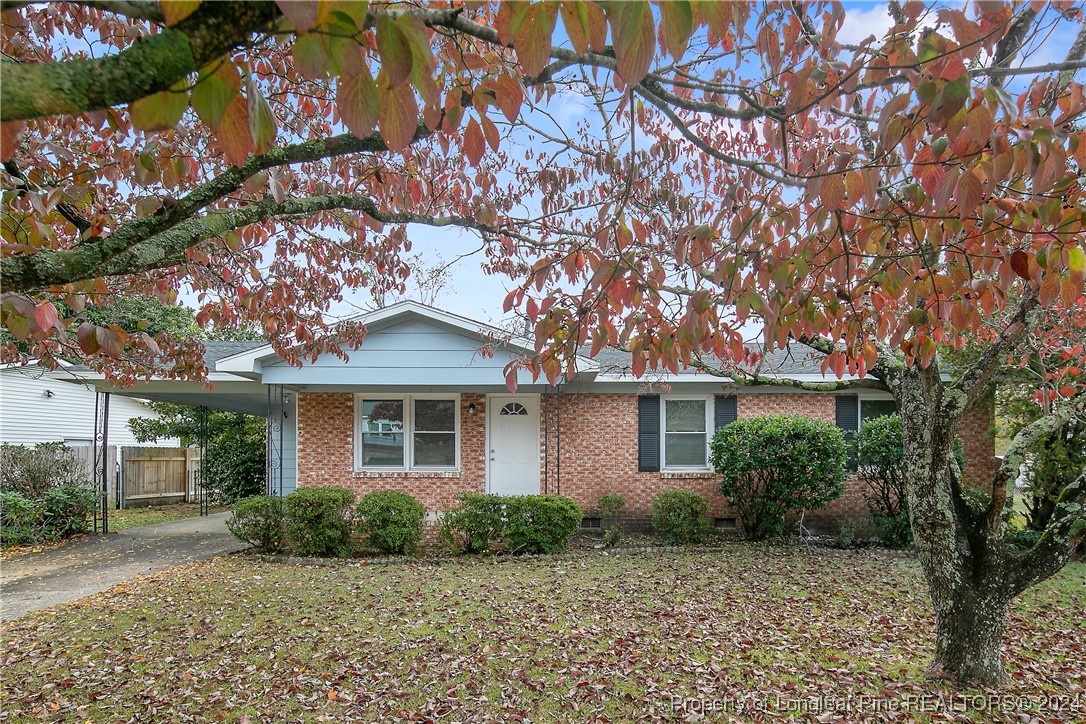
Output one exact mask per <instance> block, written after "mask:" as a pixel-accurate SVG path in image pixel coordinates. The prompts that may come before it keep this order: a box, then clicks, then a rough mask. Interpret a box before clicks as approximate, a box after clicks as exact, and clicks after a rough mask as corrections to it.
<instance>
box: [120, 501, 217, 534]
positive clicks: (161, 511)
mask: <svg viewBox="0 0 1086 724" xmlns="http://www.w3.org/2000/svg"><path fill="white" fill-rule="evenodd" d="M224 510H228V508H225V507H222V506H213V507H212V508H211V512H212V513H219V512H221V511H224ZM198 515H200V504H199V503H177V504H176V505H157V506H148V507H146V508H124V509H122V510H111V511H109V532H110V533H116V532H119V531H122V530H126V529H128V528H140V527H142V526H145V525H158V524H160V523H172V522H173V521H175V520H185V519H186V518H195V517H196V516H198Z"/></svg>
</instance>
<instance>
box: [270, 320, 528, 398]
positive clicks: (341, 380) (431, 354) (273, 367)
mask: <svg viewBox="0 0 1086 724" xmlns="http://www.w3.org/2000/svg"><path fill="white" fill-rule="evenodd" d="M485 346H486V341H485V340H483V339H481V338H478V337H473V336H469V335H467V334H463V333H457V332H454V331H451V330H449V329H445V328H442V327H441V326H439V325H436V324H430V323H426V322H423V321H420V320H408V321H404V322H401V323H400V324H397V325H394V326H390V327H387V328H385V329H378V330H375V331H371V332H370V333H369V334H368V335H367V336H366V338H365V339H364V340H363V342H362V346H361V347H360V348H359V349H357V350H348V351H347V354H348V357H349V359H348V361H347V362H344V361H343V360H341V359H338V358H336V357H334V356H332V355H322V356H321V357H320V358H318V359H317V361H316V362H315V363H311V362H305V363H303V365H302V366H301V367H293V366H291V365H288V364H286V363H284V362H283V361H282V360H274V361H269V362H267V364H265V365H264V366H263V368H262V370H261V371H262V377H261V381H262V382H263V383H264V384H284V385H336V386H341V385H359V386H365V387H373V386H381V387H413V386H417V385H427V386H465V387H466V386H479V385H504V384H505V376H504V372H503V370H504V368H505V366H506V365H507V364H509V362H510V361H512V360H513V359H514V358H516V357H517V356H519V355H518V353H516V352H514V351H511V350H506V349H501V348H494V350H493V356H487V355H485V354H483V353H482V352H481V351H480V350H481V349H483V348H484V347H485ZM530 381H531V379H530V376H529V375H527V374H524V375H522V376H521V382H523V383H525V384H527V383H529V382H530Z"/></svg>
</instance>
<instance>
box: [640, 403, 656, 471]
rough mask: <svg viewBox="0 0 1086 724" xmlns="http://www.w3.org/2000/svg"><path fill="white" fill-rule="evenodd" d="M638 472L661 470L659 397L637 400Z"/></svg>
mask: <svg viewBox="0 0 1086 724" xmlns="http://www.w3.org/2000/svg"><path fill="white" fill-rule="evenodd" d="M637 470H638V472H642V473H655V472H658V471H659V470H660V396H659V395H642V396H640V397H638V398H637Z"/></svg>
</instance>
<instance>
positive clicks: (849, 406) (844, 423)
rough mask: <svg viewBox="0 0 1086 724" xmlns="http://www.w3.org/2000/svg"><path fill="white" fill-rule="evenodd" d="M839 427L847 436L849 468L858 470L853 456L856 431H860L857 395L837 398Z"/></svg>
mask: <svg viewBox="0 0 1086 724" xmlns="http://www.w3.org/2000/svg"><path fill="white" fill-rule="evenodd" d="M837 427H839V428H841V431H842V432H844V434H845V443H846V444H847V445H848V448H849V450H848V467H849V469H850V470H854V469H855V468H856V459H855V455H853V450H852V441H853V439H854V438H855V437H856V431H857V430H859V429H860V398H859V397H857V396H856V395H838V396H837Z"/></svg>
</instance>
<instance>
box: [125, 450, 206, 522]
mask: <svg viewBox="0 0 1086 724" xmlns="http://www.w3.org/2000/svg"><path fill="white" fill-rule="evenodd" d="M121 474H122V480H123V484H122V493H121V500H122V507H126V508H139V507H142V506H146V505H169V504H171V503H188V502H192V501H196V500H198V493H199V492H200V487H201V486H199V485H198V481H199V476H200V450H199V449H196V448H184V447H183V448H172V447H122V448H121Z"/></svg>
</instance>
